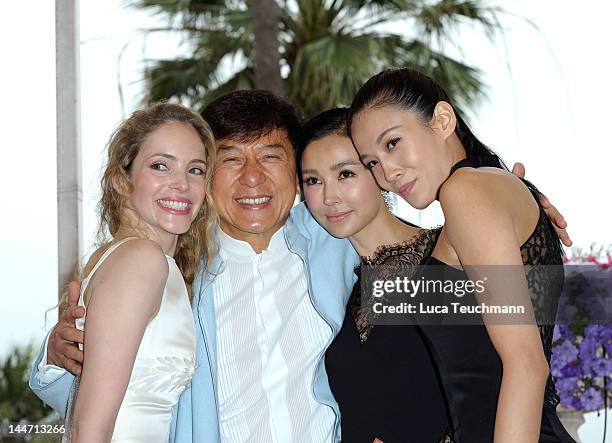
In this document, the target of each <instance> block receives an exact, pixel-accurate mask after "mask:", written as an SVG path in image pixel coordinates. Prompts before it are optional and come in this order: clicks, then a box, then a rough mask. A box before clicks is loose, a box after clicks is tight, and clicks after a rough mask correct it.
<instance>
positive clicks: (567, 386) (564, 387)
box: [555, 377, 578, 395]
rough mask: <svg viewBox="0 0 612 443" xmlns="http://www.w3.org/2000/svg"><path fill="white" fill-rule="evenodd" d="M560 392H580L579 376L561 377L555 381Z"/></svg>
mask: <svg viewBox="0 0 612 443" xmlns="http://www.w3.org/2000/svg"><path fill="white" fill-rule="evenodd" d="M555 387H556V388H557V392H558V393H559V394H561V393H563V394H564V395H570V394H574V393H576V392H578V377H568V378H560V379H559V380H557V381H556V382H555Z"/></svg>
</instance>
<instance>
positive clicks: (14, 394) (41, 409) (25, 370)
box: [0, 346, 53, 422]
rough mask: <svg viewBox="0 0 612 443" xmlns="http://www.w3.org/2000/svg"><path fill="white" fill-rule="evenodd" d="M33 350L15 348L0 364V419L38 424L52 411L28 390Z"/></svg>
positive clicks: (29, 348) (30, 347) (30, 348)
mask: <svg viewBox="0 0 612 443" xmlns="http://www.w3.org/2000/svg"><path fill="white" fill-rule="evenodd" d="M32 358H33V348H32V346H28V347H26V348H21V349H20V348H15V349H13V351H12V352H11V353H10V354H9V355H8V357H6V359H5V360H4V361H2V362H0V367H1V372H0V418H4V419H8V420H9V421H11V422H18V421H20V420H28V421H29V422H39V421H40V420H42V419H44V418H46V417H48V416H49V415H50V414H51V413H52V412H53V411H52V409H51V408H49V407H48V406H45V404H44V403H43V402H42V401H41V400H40V399H39V398H38V397H36V395H34V393H33V392H32V391H31V390H30V387H29V386H28V377H29V372H30V364H31V362H32Z"/></svg>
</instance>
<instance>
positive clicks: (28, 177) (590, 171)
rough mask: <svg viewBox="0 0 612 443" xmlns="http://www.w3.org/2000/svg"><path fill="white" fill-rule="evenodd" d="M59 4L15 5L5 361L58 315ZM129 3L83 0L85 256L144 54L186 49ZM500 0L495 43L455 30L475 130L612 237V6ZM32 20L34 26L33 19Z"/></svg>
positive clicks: (587, 227) (582, 233)
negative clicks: (484, 91)
mask: <svg viewBox="0 0 612 443" xmlns="http://www.w3.org/2000/svg"><path fill="white" fill-rule="evenodd" d="M53 3H54V2H50V1H48V0H31V1H28V2H6V4H4V5H3V16H4V17H5V20H4V21H3V26H2V27H0V42H1V43H0V45H1V47H2V51H1V52H0V54H2V57H3V63H2V65H3V68H2V69H0V84H1V85H3V86H4V91H3V99H4V100H3V102H4V106H2V107H0V122H1V123H0V124H1V125H2V126H1V127H2V129H3V130H2V133H3V138H4V140H3V148H4V152H5V153H10V154H8V155H5V167H4V168H3V171H2V172H3V173H2V174H0V186H1V188H2V189H4V193H5V199H4V201H5V203H4V204H3V210H2V212H1V216H0V250H1V251H2V253H1V254H0V275H1V277H2V280H3V283H4V284H3V285H2V298H1V299H0V300H1V301H0V303H1V306H0V325H1V326H0V357H2V356H4V355H6V353H7V352H8V351H9V349H11V348H12V347H13V346H14V345H23V344H26V343H29V342H34V343H36V344H37V346H38V343H40V342H41V340H42V338H43V336H44V334H45V332H46V330H47V329H48V328H49V327H50V326H52V324H53V323H54V322H55V318H56V313H55V311H51V312H50V313H49V321H48V322H46V323H45V321H44V318H45V312H46V311H47V310H48V309H50V308H52V307H53V306H54V305H55V304H56V294H57V277H56V273H57V258H56V256H57V239H56V236H57V234H56V233H57V222H56V217H57V205H56V170H57V168H56V145H55V60H54V56H55V48H54V38H55V37H54V15H53V14H54V4H53ZM122 3H123V2H122V1H121V0H106V1H104V2H100V1H82V2H80V42H81V52H80V61H81V66H80V82H81V84H80V105H81V123H82V127H81V142H82V148H81V149H82V153H83V159H82V161H83V164H82V168H83V169H82V170H83V174H82V175H83V183H82V187H83V221H84V230H83V233H82V237H83V239H84V244H83V246H82V251H81V253H82V256H83V257H85V256H86V254H88V252H89V251H90V250H91V245H92V244H93V239H94V232H95V228H96V213H95V205H96V202H97V197H98V186H99V185H98V183H99V173H100V169H101V167H102V159H103V154H104V149H105V144H106V142H107V140H108V138H109V136H110V134H111V132H112V131H113V129H114V128H115V127H116V126H117V124H118V123H119V121H120V120H121V119H122V118H123V117H125V116H126V115H127V114H128V113H130V112H131V111H133V110H134V109H135V108H136V107H138V106H139V99H140V98H141V97H142V95H141V94H142V92H141V91H142V81H141V79H142V67H143V60H144V59H147V58H155V57H171V56H173V55H175V54H177V53H180V52H181V47H180V41H179V39H178V38H176V37H168V36H164V35H159V34H156V35H149V37H148V38H146V40H145V37H144V33H142V32H139V31H138V30H140V29H145V28H147V27H151V26H155V25H158V24H160V21H159V19H157V18H155V17H151V16H148V15H146V14H145V13H143V12H137V11H133V10H127V9H125V8H122ZM497 4H499V5H502V6H503V8H504V9H505V11H506V13H505V14H504V15H503V16H502V20H501V21H502V24H503V25H504V29H505V31H504V36H503V38H502V37H499V36H498V37H497V38H496V39H494V41H489V40H487V39H486V38H484V37H483V35H482V33H481V32H479V31H476V30H474V29H470V28H468V27H463V28H461V30H460V32H457V33H456V35H454V36H452V38H453V39H454V40H455V41H456V42H458V43H459V44H460V46H461V50H460V51H459V50H455V53H456V54H458V55H461V56H463V57H464V58H465V60H466V62H467V63H468V64H471V65H473V66H477V67H479V68H480V70H481V71H482V74H483V79H484V81H485V83H486V84H487V88H488V100H487V101H486V102H484V103H483V104H482V105H481V106H480V107H479V108H478V109H477V110H476V112H474V114H475V116H474V117H473V118H472V119H471V122H472V124H471V126H472V127H473V130H474V132H475V133H476V134H477V135H478V136H479V137H480V138H481V139H482V140H483V141H484V142H485V143H486V144H488V145H489V146H491V147H492V148H493V149H494V150H495V151H497V152H498V153H499V154H501V155H502V157H503V158H504V159H505V160H506V162H507V163H508V164H510V165H511V164H512V163H513V162H515V161H521V162H523V163H524V164H525V165H526V168H527V178H529V179H530V180H531V181H533V182H534V183H535V184H536V185H537V186H538V187H539V188H540V189H541V190H542V191H543V192H544V193H545V194H546V195H547V196H548V197H550V199H551V200H552V201H553V202H554V204H555V205H556V206H557V207H558V208H559V209H560V210H561V211H562V213H563V214H564V215H565V217H566V219H567V221H568V223H569V231H570V234H571V236H572V238H573V240H574V242H575V244H576V246H578V247H581V248H589V247H590V245H591V244H592V243H597V244H601V245H609V244H612V229H610V227H609V226H610V220H611V219H612V208H611V206H610V203H609V201H610V200H609V191H608V188H609V187H610V176H611V173H612V142H611V141H610V135H609V133H608V129H609V128H610V127H611V126H612V124H611V122H610V121H609V120H608V119H609V118H610V112H609V109H610V104H611V103H612V92H611V89H610V87H609V76H610V72H612V70H611V69H610V68H611V66H610V61H609V57H608V52H609V48H607V45H608V44H609V42H610V41H612V38H611V37H612V36H611V35H610V34H611V32H610V30H609V29H610V28H609V23H608V20H609V17H611V16H612V2H608V1H605V0H583V1H581V2H580V3H579V5H578V4H577V3H576V2H558V1H554V0H538V1H529V0H514V1H510V0H508V1H504V2H499V3H497ZM32 10H36V12H37V13H36V14H32V13H31V11H32ZM26 16H27V26H24V24H23V21H22V20H20V19H19V18H20V17H26ZM6 18H12V19H6ZM396 26H398V27H399V29H401V27H402V26H404V25H403V24H397V25H396ZM120 54H121V55H120ZM119 85H120V86H121V88H122V90H123V92H124V98H123V106H122V102H121V100H120V97H119V94H118V90H119ZM400 212H401V214H402V215H403V216H405V217H408V218H410V219H411V220H412V221H415V222H419V223H421V224H423V225H432V224H436V223H439V222H440V220H441V219H440V212H439V208H435V207H434V208H431V209H429V210H428V211H426V212H425V214H423V215H420V216H419V215H417V214H415V213H414V211H411V210H409V209H407V208H406V207H404V206H403V205H402V206H401V208H400Z"/></svg>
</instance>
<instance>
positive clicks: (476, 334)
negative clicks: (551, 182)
mask: <svg viewBox="0 0 612 443" xmlns="http://www.w3.org/2000/svg"><path fill="white" fill-rule="evenodd" d="M464 166H467V167H471V166H472V165H471V164H470V163H469V162H466V161H463V162H460V163H459V164H457V165H455V167H453V170H452V171H451V173H452V172H454V171H455V170H456V169H458V168H460V167H464ZM525 184H526V185H527V187H528V188H529V190H530V191H531V192H532V194H533V195H534V197H535V199H536V201H537V202H538V205H539V193H538V191H537V189H536V188H535V187H534V186H533V185H531V184H530V183H529V182H526V181H525ZM432 250H433V248H432ZM521 254H522V258H523V264H524V265H526V267H525V269H526V270H527V272H526V276H527V284H528V286H529V289H530V294H531V297H532V303H533V304H534V311H537V310H538V308H540V310H542V311H543V310H548V311H549V312H550V311H551V308H550V306H548V307H539V306H537V305H538V304H546V303H550V302H551V297H553V299H554V297H557V298H556V300H557V301H558V296H559V295H560V292H561V289H562V285H563V267H562V265H563V260H562V249H561V245H560V243H559V239H558V237H557V235H556V233H555V230H554V228H553V226H552V223H551V222H550V220H549V219H548V217H547V216H546V214H545V213H544V210H543V209H542V208H541V207H540V217H539V220H538V223H537V226H536V228H535V230H534V231H533V233H532V234H531V236H530V237H529V239H528V240H527V241H526V242H525V243H524V244H523V245H522V246H521ZM423 263H424V264H427V265H438V266H440V267H443V268H442V269H443V272H444V278H445V279H448V278H450V279H456V280H464V281H465V280H466V279H467V275H466V274H465V272H464V271H463V270H460V269H457V268H454V267H451V266H449V265H446V264H445V263H443V262H441V261H439V260H437V259H436V258H434V257H429V258H427V259H425V260H424V261H423ZM539 265H547V266H539ZM550 265H555V266H550ZM466 297H467V298H469V297H472V298H473V294H469V295H468V296H466ZM467 302H469V300H468V301H467ZM553 303H554V301H553ZM554 307H555V309H554V312H556V304H555V306H554ZM554 312H553V315H554ZM553 318H554V317H553ZM553 327H554V326H553V325H552V324H550V323H548V324H546V325H540V326H539V330H540V336H541V339H542V344H543V348H544V353H545V355H546V360H547V361H548V362H549V363H550V357H551V348H552V334H553ZM421 331H422V332H423V335H424V337H425V340H426V342H427V344H428V347H429V348H430V350H431V352H432V356H433V358H434V361H435V362H436V365H437V367H438V369H439V371H440V375H441V379H442V383H443V386H444V391H445V394H446V397H447V401H448V407H449V410H450V415H451V421H452V425H453V441H455V442H457V443H464V442H466V443H484V442H492V441H493V432H494V428H495V413H496V410H497V400H498V396H499V390H500V386H501V379H502V363H501V359H500V357H499V356H498V354H497V352H496V351H495V348H494V347H493V344H492V343H491V340H490V338H489V336H488V334H487V331H486V328H485V326H484V325H472V326H464V325H461V326H458V325H454V326H453V325H448V326H436V325H427V326H421ZM558 403H559V398H558V396H557V394H556V390H555V386H554V383H553V380H552V378H551V377H550V376H549V378H548V380H547V383H546V389H545V395H544V405H543V410H542V425H541V431H540V437H539V441H540V442H541V443H552V442H563V443H575V442H574V440H573V439H572V437H571V436H570V435H569V434H568V433H567V431H566V430H565V428H564V427H563V425H562V424H561V422H560V421H559V418H558V417H557V414H556V412H555V409H556V406H557V405H558Z"/></svg>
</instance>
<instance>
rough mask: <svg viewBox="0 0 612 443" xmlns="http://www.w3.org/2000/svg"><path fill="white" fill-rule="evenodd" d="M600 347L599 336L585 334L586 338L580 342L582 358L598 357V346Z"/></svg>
mask: <svg viewBox="0 0 612 443" xmlns="http://www.w3.org/2000/svg"><path fill="white" fill-rule="evenodd" d="M598 347H599V343H598V340H597V338H595V337H593V336H588V335H586V334H585V338H584V340H582V342H580V346H579V348H580V351H579V353H578V355H579V356H580V359H581V360H592V359H594V358H595V357H596V353H597V348H598Z"/></svg>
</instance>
